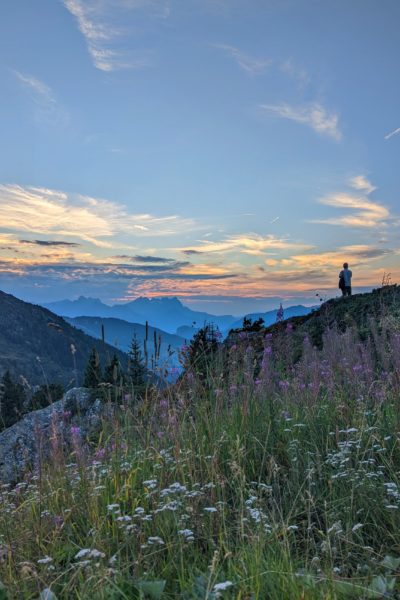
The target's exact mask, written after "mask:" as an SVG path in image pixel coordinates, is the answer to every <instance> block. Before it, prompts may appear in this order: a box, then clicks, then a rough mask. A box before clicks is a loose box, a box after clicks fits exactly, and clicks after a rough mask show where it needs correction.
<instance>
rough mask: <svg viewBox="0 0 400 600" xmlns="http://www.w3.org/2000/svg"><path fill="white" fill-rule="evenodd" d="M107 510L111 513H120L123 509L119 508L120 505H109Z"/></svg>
mask: <svg viewBox="0 0 400 600" xmlns="http://www.w3.org/2000/svg"><path fill="white" fill-rule="evenodd" d="M107 510H108V512H111V513H119V512H120V510H121V509H120V507H119V504H108V506H107Z"/></svg>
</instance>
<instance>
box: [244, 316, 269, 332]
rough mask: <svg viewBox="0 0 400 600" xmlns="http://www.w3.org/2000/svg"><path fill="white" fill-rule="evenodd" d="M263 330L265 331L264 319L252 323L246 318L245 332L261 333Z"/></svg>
mask: <svg viewBox="0 0 400 600" xmlns="http://www.w3.org/2000/svg"><path fill="white" fill-rule="evenodd" d="M262 329H264V319H263V318H262V317H260V318H259V319H256V320H255V321H252V320H251V319H249V318H248V317H244V319H243V327H242V330H243V331H250V332H253V331H261V330H262Z"/></svg>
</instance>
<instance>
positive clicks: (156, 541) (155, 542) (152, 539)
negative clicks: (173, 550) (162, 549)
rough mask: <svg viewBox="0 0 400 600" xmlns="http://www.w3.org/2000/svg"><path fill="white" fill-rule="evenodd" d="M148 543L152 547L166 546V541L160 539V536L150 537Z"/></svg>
mask: <svg viewBox="0 0 400 600" xmlns="http://www.w3.org/2000/svg"><path fill="white" fill-rule="evenodd" d="M147 543H148V544H149V545H150V546H154V545H159V546H163V545H164V544H165V542H164V540H163V539H162V538H160V537H159V536H158V535H156V536H151V537H149V539H148V540H147Z"/></svg>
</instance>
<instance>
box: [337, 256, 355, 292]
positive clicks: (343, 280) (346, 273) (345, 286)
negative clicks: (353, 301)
mask: <svg viewBox="0 0 400 600" xmlns="http://www.w3.org/2000/svg"><path fill="white" fill-rule="evenodd" d="M352 275H353V273H352V272H351V271H350V269H349V265H348V264H347V262H345V263H343V270H342V271H340V273H339V289H341V290H342V295H343V296H351V278H352Z"/></svg>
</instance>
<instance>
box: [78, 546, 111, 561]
mask: <svg viewBox="0 0 400 600" xmlns="http://www.w3.org/2000/svg"><path fill="white" fill-rule="evenodd" d="M104 557H105V554H104V552H100V550H96V548H93V549H90V548H82V550H79V552H78V553H77V554H75V559H76V560H77V559H79V558H89V559H90V558H104Z"/></svg>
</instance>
